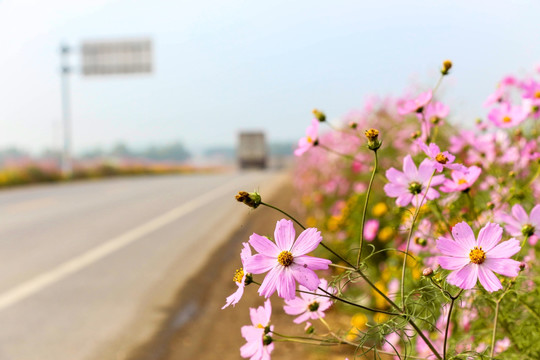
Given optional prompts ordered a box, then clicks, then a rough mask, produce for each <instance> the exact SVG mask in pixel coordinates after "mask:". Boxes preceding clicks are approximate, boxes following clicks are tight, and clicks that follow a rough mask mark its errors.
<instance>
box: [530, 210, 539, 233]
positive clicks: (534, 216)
mask: <svg viewBox="0 0 540 360" xmlns="http://www.w3.org/2000/svg"><path fill="white" fill-rule="evenodd" d="M529 221H530V222H531V225H533V226H534V227H535V228H536V230H538V229H540V204H539V205H536V206H535V207H533V209H532V210H531V216H530V217H529Z"/></svg>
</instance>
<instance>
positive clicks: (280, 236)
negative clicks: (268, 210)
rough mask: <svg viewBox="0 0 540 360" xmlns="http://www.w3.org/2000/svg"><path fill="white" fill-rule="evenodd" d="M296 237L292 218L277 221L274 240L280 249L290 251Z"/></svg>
mask: <svg viewBox="0 0 540 360" xmlns="http://www.w3.org/2000/svg"><path fill="white" fill-rule="evenodd" d="M295 237H296V232H295V231H294V225H293V222H292V221H291V220H285V219H281V220H279V221H278V222H277V223H276V229H275V231H274V240H275V242H276V244H277V246H278V248H279V250H289V251H290V250H291V248H292V246H293V244H294V238H295Z"/></svg>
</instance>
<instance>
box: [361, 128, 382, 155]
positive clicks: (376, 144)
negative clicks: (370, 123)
mask: <svg viewBox="0 0 540 360" xmlns="http://www.w3.org/2000/svg"><path fill="white" fill-rule="evenodd" d="M364 135H366V138H367V140H368V148H369V149H370V150H373V151H376V150H377V149H379V148H380V147H381V145H382V141H380V140H379V130H377V129H369V130H366V131H365V132H364Z"/></svg>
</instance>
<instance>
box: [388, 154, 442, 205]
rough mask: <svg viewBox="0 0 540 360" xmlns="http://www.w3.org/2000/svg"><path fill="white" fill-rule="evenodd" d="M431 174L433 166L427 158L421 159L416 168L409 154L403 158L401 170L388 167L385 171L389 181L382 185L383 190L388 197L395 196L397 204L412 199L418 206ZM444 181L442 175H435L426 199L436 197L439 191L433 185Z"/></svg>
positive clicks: (403, 203) (407, 203) (405, 202)
mask: <svg viewBox="0 0 540 360" xmlns="http://www.w3.org/2000/svg"><path fill="white" fill-rule="evenodd" d="M432 174H433V167H432V165H431V163H430V161H429V160H428V159H425V160H424V161H422V163H421V164H420V166H419V167H418V169H417V168H416V165H415V164H414V162H413V160H412V157H411V155H407V156H406V157H405V158H404V159H403V172H401V171H399V170H396V169H394V168H390V169H388V170H387V171H386V177H387V178H388V180H390V183H388V184H386V185H385V186H384V192H385V193H386V195H388V196H389V197H395V198H397V199H396V204H397V205H398V206H407V205H409V203H410V202H411V201H412V203H413V205H414V206H418V204H419V203H420V201H421V200H422V199H423V198H424V195H425V194H426V189H427V185H428V183H429V179H430V177H431V175H432ZM443 181H444V176H443V175H435V176H433V179H432V180H431V187H430V188H429V190H428V191H427V195H426V199H428V200H433V199H436V198H438V197H439V196H440V195H439V192H438V191H437V190H435V189H433V186H437V185H440V184H441V183H442V182H443Z"/></svg>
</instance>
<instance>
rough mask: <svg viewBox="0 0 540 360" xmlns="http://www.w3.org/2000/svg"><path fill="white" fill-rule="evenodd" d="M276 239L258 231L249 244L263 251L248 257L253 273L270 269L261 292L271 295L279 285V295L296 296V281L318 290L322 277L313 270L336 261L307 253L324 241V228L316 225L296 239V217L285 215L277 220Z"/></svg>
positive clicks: (323, 267)
mask: <svg viewBox="0 0 540 360" xmlns="http://www.w3.org/2000/svg"><path fill="white" fill-rule="evenodd" d="M274 240H275V241H276V242H275V243H274V242H272V241H270V240H268V239H267V238H265V237H263V236H260V235H258V234H255V233H254V234H253V235H251V236H250V238H249V244H250V245H251V246H253V247H254V248H255V250H257V251H258V252H259V254H256V255H254V256H252V257H250V258H248V259H247V261H246V264H245V267H246V271H248V272H250V273H253V274H262V273H265V272H268V274H267V275H266V277H265V278H264V280H263V282H262V284H261V287H260V288H259V294H260V295H261V296H264V297H266V298H268V297H270V296H271V295H272V294H273V293H274V292H275V291H276V289H277V293H278V296H280V297H282V298H284V299H285V300H292V299H294V295H295V290H296V281H298V283H300V284H301V285H303V286H305V287H306V288H308V289H309V290H310V291H315V290H316V289H317V286H319V283H320V280H319V278H318V277H317V275H316V274H315V272H313V270H323V269H328V265H329V264H331V263H332V262H331V261H330V260H327V259H321V258H317V257H312V256H308V255H306V254H307V253H309V252H311V251H313V250H315V248H316V247H317V246H318V245H319V243H320V242H321V241H322V237H321V232H320V231H318V230H317V229H316V228H309V229H306V230H304V231H302V233H301V234H300V235H299V236H298V239H297V240H296V242H295V231H294V226H293V223H292V221H290V220H285V219H282V220H279V221H278V222H277V224H276V230H275V232H274Z"/></svg>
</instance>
